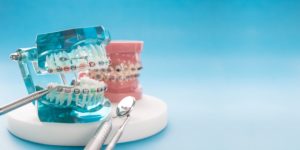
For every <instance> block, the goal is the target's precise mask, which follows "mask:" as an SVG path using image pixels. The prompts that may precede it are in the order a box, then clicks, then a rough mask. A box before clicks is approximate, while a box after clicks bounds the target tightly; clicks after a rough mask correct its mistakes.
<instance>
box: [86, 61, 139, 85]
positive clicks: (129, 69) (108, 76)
mask: <svg viewBox="0 0 300 150" xmlns="http://www.w3.org/2000/svg"><path fill="white" fill-rule="evenodd" d="M141 69H142V66H141V64H131V63H126V64H125V63H121V64H119V65H116V66H115V67H112V66H110V67H109V68H107V69H101V70H90V71H89V73H88V76H89V77H91V78H93V79H97V80H112V81H120V80H130V79H133V78H134V77H138V75H139V71H140V70H141Z"/></svg>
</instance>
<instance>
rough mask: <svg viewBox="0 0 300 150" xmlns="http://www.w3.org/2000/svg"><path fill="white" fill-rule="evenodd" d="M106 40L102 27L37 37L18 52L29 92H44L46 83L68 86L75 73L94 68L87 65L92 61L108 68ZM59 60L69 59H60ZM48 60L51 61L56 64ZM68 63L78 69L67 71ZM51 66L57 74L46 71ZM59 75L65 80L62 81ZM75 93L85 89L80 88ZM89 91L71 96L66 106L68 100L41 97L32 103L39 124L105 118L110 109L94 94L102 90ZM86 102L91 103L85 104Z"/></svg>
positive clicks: (108, 103) (107, 101)
mask: <svg viewBox="0 0 300 150" xmlns="http://www.w3.org/2000/svg"><path fill="white" fill-rule="evenodd" d="M109 41H110V35H109V33H108V31H107V30H105V29H104V28H103V27H102V26H97V27H90V28H78V29H71V30H65V31H60V32H54V33H47V34H40V35H38V36H37V41H36V43H37V46H36V47H32V48H21V49H19V50H17V53H18V54H19V55H20V57H19V58H18V59H17V60H18V64H19V68H20V70H21V74H22V77H23V79H24V83H25V85H26V88H27V91H28V93H33V92H35V91H39V90H42V89H45V88H47V86H48V85H49V83H55V84H59V85H66V84H67V85H71V84H72V82H71V81H73V80H74V78H77V73H78V72H80V71H84V70H86V69H91V67H97V66H90V64H91V62H93V61H94V62H95V63H96V65H100V67H106V66H108V59H107V57H106V56H105V46H106V45H107V44H108V43H109ZM103 52H104V53H103ZM60 56H65V57H60ZM52 57H53V58H52ZM75 57H76V58H75ZM80 57H82V58H80ZM51 58H52V59H51ZM60 58H68V59H64V60H61V59H60ZM78 58H79V59H80V60H78ZM49 60H53V61H55V63H52V62H53V61H49ZM66 60H67V61H66ZM49 62H51V63H52V64H51V63H49ZM70 64H71V65H73V66H75V67H77V70H76V69H75V70H72V69H70V66H68V65H70ZM82 64H84V65H85V68H83V67H82ZM84 65H83V66H84ZM101 65H102V66H101ZM51 66H52V67H53V66H55V67H56V66H57V67H58V68H54V69H56V72H49V69H53V68H49V67H51ZM61 66H62V67H61ZM60 67H61V68H62V69H64V68H67V67H69V70H59V68H60ZM57 70H58V71H57ZM60 71H61V72H60ZM62 75H63V77H64V78H62ZM76 80H77V79H76ZM89 82H90V81H89ZM74 90H75V89H74ZM76 90H87V89H82V88H79V89H76ZM89 90H90V91H88V94H87V93H85V94H86V95H84V94H79V95H75V94H70V95H71V96H69V100H71V99H72V103H69V104H68V105H67V100H66V101H65V102H64V101H62V99H61V100H57V99H56V100H55V99H52V101H49V97H47V96H43V97H41V98H40V99H38V101H37V102H35V103H34V104H35V105H36V107H37V109H38V116H39V119H40V120H41V121H42V122H63V123H77V122H80V123H85V122H94V121H99V120H102V119H104V118H105V117H107V116H108V115H109V113H110V110H111V104H110V101H109V100H108V99H106V98H105V97H104V96H101V94H99V93H97V92H103V91H104V89H101V87H99V88H96V89H89ZM72 92H73V91H72ZM89 96H90V97H89ZM66 97H67V96H66ZM70 98H71V99H70ZM75 99H76V102H75ZM87 99H89V100H91V102H86V101H87ZM82 101H84V102H85V104H84V105H81V106H79V105H77V104H78V103H79V102H81V103H82Z"/></svg>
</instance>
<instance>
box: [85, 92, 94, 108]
mask: <svg viewBox="0 0 300 150" xmlns="http://www.w3.org/2000/svg"><path fill="white" fill-rule="evenodd" d="M94 95H95V94H89V98H88V100H87V102H86V105H87V106H90V105H92V99H93V97H94Z"/></svg>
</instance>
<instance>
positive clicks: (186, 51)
mask: <svg viewBox="0 0 300 150" xmlns="http://www.w3.org/2000/svg"><path fill="white" fill-rule="evenodd" d="M100 24H101V25H104V26H105V27H106V28H108V29H109V30H110V32H111V35H112V38H113V39H126V40H143V41H144V42H145V47H144V51H143V54H142V59H143V65H144V70H143V71H142V76H141V78H140V79H141V83H142V85H143V88H144V92H145V93H147V94H151V95H155V96H157V97H160V98H162V99H163V100H165V102H167V104H168V107H169V125H168V127H167V129H165V130H164V131H163V132H161V133H160V134H158V135H156V136H153V137H151V138H148V139H145V140H140V141H137V142H131V143H126V144H121V145H118V147H117V149H122V150H126V149H128V150H129V149H130V150H134V149H136V150H141V149H143V150H153V149H205V150H217V149H220V150H256V149H259V150H269V149H270V150H276V149H278V150H279V149H289V150H293V149H300V144H299V137H300V120H299V117H300V109H299V106H300V101H299V98H300V86H299V83H300V82H299V81H300V59H299V54H300V2H299V1H298V2H297V1H287V0H282V1H279V0H274V1H267V0H263V1H259V0H257V1H255V0H254V1H249V0H241V1H226V2H225V1H200V0H199V1H196V0H176V1H175V0H148V1H138V0H127V1H114V0H113V1H100V0H85V1H80V0H73V1H70V0H69V1H67V0H52V1H37V0H30V1H26V0H19V1H17V0H0V50H1V55H0V59H1V60H0V66H1V68H2V70H3V71H1V72H2V73H1V74H0V89H1V91H2V92H1V94H0V99H1V101H0V104H5V103H7V102H9V101H11V100H14V99H16V98H20V97H22V96H25V95H26V92H25V87H24V85H23V82H22V79H21V74H20V73H19V70H18V67H17V64H16V63H14V62H12V61H10V60H9V59H8V56H9V54H10V53H11V52H14V51H15V50H16V49H17V48H20V47H30V46H33V45H34V42H35V36H36V34H38V33H46V32H51V31H57V30H63V29H68V28H74V27H87V26H95V25H100ZM0 145H1V149H11V150H17V149H30V150H35V149H36V150H39V149H46V150H52V149H81V147H75V148H74V147H73V148H72V147H70V148H69V147H53V146H45V145H39V144H34V143H30V142H26V141H23V140H20V139H17V138H15V137H13V136H12V135H10V134H9V133H8V132H7V130H6V125H5V117H3V116H1V118H0Z"/></svg>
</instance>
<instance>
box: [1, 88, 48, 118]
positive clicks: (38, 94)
mask: <svg viewBox="0 0 300 150" xmlns="http://www.w3.org/2000/svg"><path fill="white" fill-rule="evenodd" d="M48 93H49V90H48V89H45V90H41V91H37V92H34V93H32V94H30V95H28V96H26V97H24V98H21V99H19V100H16V101H15V102H12V103H10V104H7V105H5V106H2V107H0V115H3V114H5V113H7V112H10V111H12V110H14V109H17V108H19V107H21V106H24V105H26V104H28V103H30V102H32V101H34V100H36V99H38V98H40V97H42V96H43V95H45V94H48Z"/></svg>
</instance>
